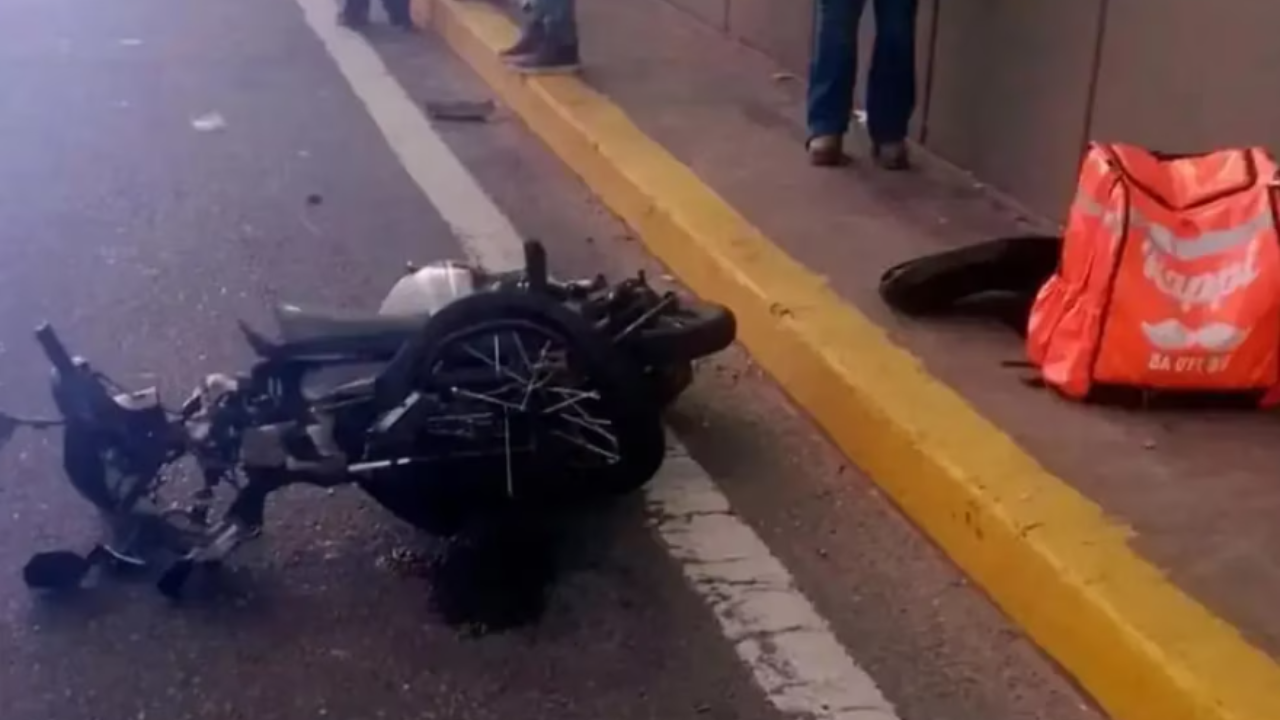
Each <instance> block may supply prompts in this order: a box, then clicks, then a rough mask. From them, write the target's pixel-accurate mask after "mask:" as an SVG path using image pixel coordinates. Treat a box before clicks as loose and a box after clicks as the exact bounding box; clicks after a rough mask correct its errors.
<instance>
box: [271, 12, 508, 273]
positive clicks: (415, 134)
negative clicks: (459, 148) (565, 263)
mask: <svg viewBox="0 0 1280 720" xmlns="http://www.w3.org/2000/svg"><path fill="white" fill-rule="evenodd" d="M296 2H297V3H298V6H299V7H300V8H302V13H303V15H304V16H305V17H306V20H307V24H308V25H310V26H311V30H312V31H314V32H315V34H316V37H318V38H320V42H322V43H324V47H325V49H326V50H328V51H329V55H330V56H331V57H333V59H334V61H335V62H336V63H337V64H338V69H339V70H341V71H342V75H343V76H344V77H346V79H347V82H348V83H350V85H351V89H352V90H353V91H354V92H355V94H356V97H358V98H360V101H361V102H363V103H364V106H365V108H366V109H367V110H368V111H369V115H370V116H371V117H372V118H373V121H374V122H375V123H376V124H377V125H378V129H379V130H381V131H382V136H383V137H384V138H386V140H387V145H389V146H390V147H391V150H392V152H394V153H395V154H396V157H397V158H398V159H399V160H400V164H401V165H402V166H403V167H404V169H405V171H406V172H408V173H409V176H410V177H412V178H413V181H414V182H415V183H417V185H418V187H419V188H420V189H421V190H422V192H423V194H424V195H426V196H427V198H428V199H429V200H431V204H432V205H434V206H435V208H436V211H437V212H439V213H440V216H441V217H442V218H444V221H445V223H446V224H447V225H449V227H450V229H451V230H452V231H453V234H454V235H455V236H456V237H457V238H458V241H459V242H460V243H461V244H462V249H463V251H464V252H466V253H467V254H468V255H469V256H470V257H471V259H473V260H475V261H477V262H479V263H480V264H481V265H482V266H484V267H487V268H490V269H493V270H510V269H514V268H518V267H520V265H521V263H523V262H524V255H523V251H522V249H521V246H520V243H519V242H518V241H517V240H518V237H519V236H518V235H517V234H516V230H515V228H514V227H512V225H511V221H510V220H508V219H507V217H506V215H504V214H503V213H502V212H501V211H499V210H498V208H497V206H495V205H494V203H493V200H492V199H490V198H489V195H488V194H487V193H485V191H484V189H483V188H481V187H480V184H479V183H477V182H476V180H475V178H474V177H472V176H471V173H469V172H467V169H466V168H465V167H463V166H462V163H461V162H460V161H459V160H458V158H457V156H455V155H454V154H453V152H451V151H450V150H449V147H448V146H447V145H445V142H444V140H443V139H442V138H441V137H440V135H439V133H437V132H436V130H435V128H433V127H432V126H431V123H430V122H428V121H427V119H426V117H424V116H423V114H422V113H421V112H420V111H419V110H418V108H417V106H416V105H414V103H413V100H411V99H410V98H409V95H408V93H406V92H405V91H404V88H403V87H401V85H400V83H399V82H397V81H396V79H395V77H393V76H392V75H391V73H390V72H389V71H388V70H387V66H386V65H385V64H384V63H383V62H382V58H380V57H378V54H377V53H376V52H375V51H374V49H373V48H372V47H370V46H369V43H368V42H367V41H366V40H365V39H364V38H363V37H361V36H360V35H358V34H356V33H353V32H349V31H348V30H346V29H345V28H343V27H340V26H339V25H338V24H337V20H336V18H337V12H338V7H337V3H335V2H334V1H333V0H296Z"/></svg>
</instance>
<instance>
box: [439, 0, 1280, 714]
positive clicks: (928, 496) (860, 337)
mask: <svg viewBox="0 0 1280 720" xmlns="http://www.w3.org/2000/svg"><path fill="white" fill-rule="evenodd" d="M414 1H415V4H416V5H417V6H418V7H417V9H416V13H415V17H418V18H421V19H423V20H424V21H427V19H428V18H429V23H430V24H431V26H432V27H434V28H435V30H436V31H437V32H438V33H439V34H440V35H441V36H442V37H444V38H445V39H446V40H447V41H448V43H449V44H450V45H451V46H452V47H453V49H454V50H455V52H457V53H458V54H459V55H460V56H461V57H463V58H464V59H465V60H466V61H467V62H468V63H470V65H471V66H472V67H473V68H474V69H475V70H476V72H478V73H479V74H480V75H481V76H482V77H483V78H484V79H485V80H486V81H487V82H488V83H489V84H490V85H491V86H492V87H493V89H494V90H495V91H496V92H497V94H498V95H499V96H500V97H501V98H502V99H503V100H504V101H505V102H506V103H507V104H508V105H509V106H510V107H511V108H512V109H514V110H515V112H516V113H518V114H519V115H520V116H521V117H522V118H523V119H524V121H525V122H526V123H527V124H528V125H529V126H530V127H531V128H532V129H533V130H534V131H535V132H536V133H537V134H538V135H540V136H541V137H542V139H543V140H544V141H545V142H546V143H547V144H548V145H549V146H551V148H552V149H553V150H554V151H555V152H556V153H558V154H559V156H560V157H561V158H562V159H563V160H564V161H565V162H566V163H567V164H568V165H569V166H570V167H571V168H572V169H573V170H574V171H575V172H576V173H577V174H578V175H580V176H581V177H582V178H583V180H584V181H585V182H586V183H587V184H588V185H589V186H590V187H591V188H592V190H593V191H594V192H595V193H597V194H598V195H599V197H600V198H601V199H602V200H603V201H604V202H605V203H607V204H608V206H609V207H610V208H611V209H612V210H613V211H614V212H615V213H617V214H618V215H619V216H621V217H622V218H623V219H624V220H625V221H626V222H627V223H628V224H630V225H631V226H632V228H633V229H635V231H636V232H637V233H638V234H639V235H640V236H641V238H642V239H643V240H644V242H645V244H646V245H647V246H648V248H649V249H650V250H651V251H652V252H653V253H654V254H655V255H656V256H657V257H658V258H659V259H661V260H662V261H663V262H664V263H665V264H666V265H668V266H669V267H670V268H671V269H672V270H673V271H674V272H675V273H677V274H678V275H679V276H680V278H681V279H682V280H683V281H684V282H685V283H687V284H688V285H689V286H690V287H691V288H693V289H694V290H695V291H696V292H698V293H699V294H701V295H703V296H705V297H708V298H713V299H715V300H718V301H720V302H724V303H726V304H728V305H729V306H731V307H732V308H733V309H734V311H735V312H736V313H737V315H738V318H739V329H740V337H741V340H742V341H743V343H744V344H745V345H746V346H747V348H748V349H749V350H750V351H751V353H752V354H753V356H754V357H755V358H756V360H757V361H758V362H759V363H760V364H761V365H762V366H764V367H765V368H766V369H767V370H769V372H770V373H771V374H772V375H773V376H774V378H776V379H777V381H778V382H779V383H780V384H781V385H782V386H783V387H784V388H785V389H786V390H787V392H788V393H790V395H791V396H792V397H793V398H794V399H795V401H796V402H797V403H799V404H800V405H801V406H802V407H804V408H805V409H806V410H807V411H808V412H809V413H811V414H812V416H813V417H814V418H815V419H816V420H817V422H818V423H820V424H821V425H822V427H823V428H824V429H825V430H826V431H827V432H828V433H829V434H830V436H831V437H832V439H833V440H835V442H836V443H838V444H839V446H840V447H841V448H842V449H843V450H844V451H845V452H846V453H847V454H848V455H849V457H850V458H851V459H852V460H853V461H854V462H856V463H857V464H858V465H859V466H860V467H862V468H863V469H864V470H865V471H866V472H867V473H868V474H869V475H870V476H871V477H872V478H873V479H874V480H875V481H876V482H877V483H878V484H879V485H880V486H881V487H882V488H883V489H884V490H885V491H886V492H887V493H888V494H889V495H890V496H892V497H893V499H894V500H895V501H896V502H897V504H898V505H899V506H900V507H901V508H902V509H903V510H904V511H905V512H906V513H907V514H908V515H909V516H910V517H911V518H912V519H913V520H914V521H915V522H916V523H917V524H918V525H919V526H920V527H921V528H923V529H924V531H925V532H927V533H928V534H929V536H930V537H932V538H933V540H934V541H935V542H937V543H938V544H939V545H940V546H941V547H942V548H943V549H944V550H945V551H946V552H947V553H948V554H949V555H950V556H951V558H952V559H953V560H954V561H955V562H956V563H957V564H959V565H960V566H961V567H962V568H963V569H964V570H965V571H966V572H967V573H968V574H969V575H970V576H971V577H972V578H973V579H974V580H975V581H976V582H978V583H979V584H980V585H981V586H982V587H983V588H985V589H986V590H987V592H988V593H990V595H991V597H993V598H994V599H995V601H996V602H997V603H999V605H1000V606H1001V607H1002V608H1003V609H1004V610H1005V612H1006V613H1008V614H1009V615H1010V616H1011V617H1012V618H1013V619H1014V620H1015V621H1016V622H1017V623H1019V624H1020V625H1021V626H1022V627H1023V628H1024V629H1025V630H1026V631H1027V632H1028V633H1029V634H1030V635H1031V636H1032V637H1033V638H1034V639H1035V640H1036V641H1037V642H1038V643H1039V644H1040V646H1041V647H1043V648H1044V649H1045V650H1046V651H1047V652H1048V653H1049V654H1050V655H1052V656H1053V657H1054V658H1056V659H1057V660H1058V662H1060V663H1061V664H1062V665H1063V666H1064V667H1066V668H1067V669H1068V671H1069V672H1071V674H1073V675H1074V676H1075V677H1076V678H1077V679H1078V680H1079V682H1080V683H1081V684H1082V685H1083V686H1084V687H1085V688H1087V689H1088V691H1089V692H1090V693H1091V694H1092V695H1093V696H1094V697H1095V698H1096V699H1097V700H1098V702H1099V703H1100V704H1101V705H1102V706H1103V707H1104V708H1105V709H1106V710H1107V711H1108V712H1110V713H1111V714H1112V716H1113V717H1115V718H1117V719H1118V720H1193V719H1194V720H1280V667H1278V666H1277V665H1276V664H1275V663H1274V662H1273V661H1272V660H1271V659H1270V658H1269V657H1268V656H1266V655H1265V654H1263V653H1262V652H1260V651H1258V650H1257V649H1255V648H1253V647H1251V646H1250V645H1249V644H1248V643H1247V642H1246V641H1245V640H1244V639H1243V638H1242V637H1241V636H1240V635H1239V633H1238V632H1237V631H1236V630H1235V629H1234V628H1233V627H1231V626H1230V625H1229V624H1227V623H1226V622H1224V621H1223V620H1221V619H1219V618H1218V617H1216V616H1214V615H1213V614H1212V613H1210V612H1209V611H1208V610H1207V609H1206V608H1204V607H1203V606H1201V605H1200V604H1198V603H1197V602H1195V601H1194V600H1192V599H1191V598H1190V597H1188V596H1187V595H1186V594H1185V593H1183V592H1182V591H1181V590H1179V589H1178V588H1177V587H1175V586H1174V585H1173V584H1171V583H1170V582H1169V581H1167V580H1166V579H1165V578H1164V577H1163V576H1162V574H1161V573H1160V572H1159V571H1158V570H1157V569H1156V568H1155V567H1153V566H1152V565H1150V564H1149V563H1147V562H1146V561H1144V560H1142V559H1141V558H1139V557H1138V555H1137V554H1136V553H1135V552H1134V551H1132V550H1131V549H1130V548H1129V547H1128V543H1127V540H1128V532H1127V531H1126V529H1124V528H1122V527H1120V526H1118V525H1116V524H1114V523H1111V522H1109V521H1108V520H1107V519H1106V518H1105V517H1104V516H1103V513H1102V510H1101V509H1100V508H1099V507H1098V506H1096V505H1094V504H1093V503H1092V502H1090V501H1088V500H1087V499H1086V498H1084V497H1083V496H1081V495H1080V494H1078V493H1077V492H1076V491H1075V490H1073V489H1072V488H1070V487H1069V486H1068V485H1067V484H1066V483H1064V482H1063V481H1062V480H1060V479H1058V478H1056V477H1054V476H1053V475H1051V474H1050V473H1048V472H1047V471H1046V470H1045V469H1044V468H1042V467H1041V466H1040V465H1039V464H1038V463H1037V462H1036V461H1035V460H1034V459H1033V458H1031V457H1030V456H1028V455H1027V454H1026V453H1025V452H1024V451H1023V450H1021V449H1020V448H1019V447H1017V445H1015V444H1014V442H1013V441H1012V440H1011V439H1010V438H1009V437H1008V436H1006V435H1005V434H1004V433H1003V432H1001V431H1000V429H999V428H997V427H995V426H994V425H992V423H990V422H989V421H988V420H986V419H985V418H983V417H982V416H981V415H979V414H978V413H977V412H976V411H975V410H974V409H973V408H972V407H970V406H969V405H968V404H967V403H966V402H965V401H964V400H963V399H962V398H960V397H959V396H958V395H957V394H956V393H955V392H953V391H952V390H951V389H949V388H948V387H946V386H944V385H943V384H941V383H940V382H938V381H936V380H935V379H934V378H932V377H931V376H930V375H929V374H928V373H927V372H926V371H925V369H924V368H923V366H922V365H921V363H920V362H919V361H918V360H917V359H916V358H915V357H913V356H912V355H910V354H908V353H907V352H906V351H904V350H902V349H900V348H898V347H897V346H895V345H894V344H893V343H892V342H891V341H890V340H889V339H888V337H886V335H885V334H884V332H883V331H882V330H881V329H880V328H878V327H876V326H875V325H874V324H872V323H871V322H870V321H869V320H868V319H867V318H866V317H864V316H863V315H862V314H861V313H859V312H858V311H857V310H856V309H855V308H853V307H852V306H850V305H849V304H847V303H845V302H844V301H843V300H842V299H841V298H840V297H838V296H837V295H836V294H835V293H834V292H833V291H831V290H830V289H829V288H828V287H826V285H825V284H824V282H823V280H822V279H821V278H820V277H818V276H817V275H815V274H814V273H811V272H810V271H808V270H807V269H805V268H804V267H802V266H801V265H799V264H798V263H796V262H795V261H794V260H793V259H792V258H790V257H789V256H788V255H787V254H786V253H784V252H782V251H781V250H779V249H778V248H777V247H776V246H774V245H773V244H772V243H771V242H770V241H769V239H768V238H766V237H765V236H764V235H763V234H761V233H760V231H758V230H756V229H755V228H754V227H752V226H751V224H750V223H749V222H747V220H746V219H745V218H743V217H742V216H741V215H740V214H739V213H738V212H736V211H735V210H734V209H733V208H732V207H731V206H730V205H729V204H728V203H727V202H725V201H724V200H723V199H722V198H720V197H719V196H717V195H716V194H715V193H714V192H713V191H712V190H711V189H710V188H708V187H707V186H706V185H705V184H704V183H702V182H701V181H700V180H699V179H698V178H697V177H696V176H695V175H694V173H693V172H692V171H691V170H689V169H688V168H686V167H685V166H684V165H682V164H680V163H679V162H678V161H677V160H676V159H675V158H674V157H672V156H671V154H670V153H668V152H667V151H666V150H665V149H664V148H662V147H661V146H660V145H659V144H657V143H656V142H654V141H653V140H651V139H649V138H648V137H647V136H645V135H644V133H642V132H641V131H640V130H639V129H638V128H637V127H636V126H635V125H634V124H632V123H631V122H630V120H628V119H627V117H626V115H625V114H623V113H622V111H621V110H619V109H618V108H617V107H616V106H615V105H614V104H613V103H612V102H610V101H609V100H608V99H607V98H605V97H604V96H602V95H601V94H600V93H598V92H596V91H594V90H592V89H591V88H590V87H588V86H587V85H586V84H585V83H583V82H582V81H581V80H579V79H577V78H573V77H542V78H536V77H535V78H525V77H520V76H518V75H515V74H513V73H511V72H509V71H508V70H506V69H505V67H504V66H503V65H502V63H501V61H500V60H499V59H498V57H497V55H496V52H497V50H499V49H500V48H502V47H503V46H505V45H508V44H510V43H511V42H512V41H513V40H514V38H515V34H516V29H515V27H514V26H513V25H512V23H511V22H510V21H509V20H507V19H506V18H505V17H504V16H502V14H501V13H500V12H498V11H497V10H495V9H493V8H491V7H489V6H487V5H484V4H482V3H479V2H456V1H455V0H414Z"/></svg>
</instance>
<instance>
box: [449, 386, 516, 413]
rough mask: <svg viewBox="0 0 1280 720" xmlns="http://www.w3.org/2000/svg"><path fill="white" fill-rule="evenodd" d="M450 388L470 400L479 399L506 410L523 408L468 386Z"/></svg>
mask: <svg viewBox="0 0 1280 720" xmlns="http://www.w3.org/2000/svg"><path fill="white" fill-rule="evenodd" d="M450 390H451V391H452V392H453V393H454V394H456V395H459V396H461V397H464V398H468V399H470V400H479V401H480V402H483V403H488V404H490V405H496V406H497V407H500V408H503V409H504V410H516V411H521V410H522V408H521V407H520V406H519V405H516V404H515V403H509V402H506V401H505V400H499V399H497V398H493V397H489V396H488V395H485V394H483V393H478V392H472V391H470V390H468V389H466V388H460V387H453V388H450Z"/></svg>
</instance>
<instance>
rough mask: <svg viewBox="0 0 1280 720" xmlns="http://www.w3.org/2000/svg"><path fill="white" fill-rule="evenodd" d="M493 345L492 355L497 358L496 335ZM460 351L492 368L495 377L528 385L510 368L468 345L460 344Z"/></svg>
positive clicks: (527, 380) (525, 379) (525, 380)
mask: <svg viewBox="0 0 1280 720" xmlns="http://www.w3.org/2000/svg"><path fill="white" fill-rule="evenodd" d="M493 343H494V354H495V356H497V355H498V336H497V335H495V336H494V337H493ZM462 350H463V351H465V352H466V353H467V354H468V355H470V356H471V357H473V358H475V359H476V360H479V361H480V362H483V363H484V364H485V365H488V366H489V367H491V368H493V371H494V373H495V374H497V375H506V376H507V377H509V378H511V379H512V380H514V381H516V382H518V383H520V384H521V385H527V384H528V383H529V379H528V378H524V377H520V376H519V375H517V374H516V373H515V372H513V371H512V370H511V368H508V367H506V366H505V365H501V364H499V363H498V362H497V360H495V359H494V358H490V357H489V356H488V355H485V354H484V353H482V352H480V351H479V350H477V349H475V348H474V347H472V346H471V344H470V343H462Z"/></svg>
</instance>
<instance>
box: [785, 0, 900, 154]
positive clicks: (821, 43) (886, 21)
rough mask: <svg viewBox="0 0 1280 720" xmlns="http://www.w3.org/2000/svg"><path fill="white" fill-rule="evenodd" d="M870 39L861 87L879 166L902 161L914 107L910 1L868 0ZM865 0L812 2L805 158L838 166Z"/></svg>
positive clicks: (849, 107)
mask: <svg viewBox="0 0 1280 720" xmlns="http://www.w3.org/2000/svg"><path fill="white" fill-rule="evenodd" d="M874 3H875V4H874V9H875V19H876V43H875V49H874V50H873V52H872V61H871V71H870V77H869V79H868V86H867V124H868V130H869V131H870V134H871V141H872V143H873V145H874V148H875V157H876V159H877V161H878V162H879V163H880V164H881V165H882V166H884V167H887V168H891V169H901V168H904V167H906V161H907V157H906V145H905V144H904V143H903V141H904V140H905V139H906V136H907V123H908V122H909V120H910V117H911V112H912V110H913V109H914V106H915V17H916V0H874ZM865 4H866V3H865V0H818V6H817V15H816V18H815V22H816V27H815V33H814V50H813V60H812V63H811V65H810V67H809V94H808V125H809V142H808V149H809V157H810V159H811V161H812V162H813V164H815V165H822V166H830V165H839V164H842V163H843V162H844V160H845V155H844V136H845V134H846V133H848V131H849V118H850V116H851V115H852V114H853V86H854V79H855V78H856V77H857V56H858V45H857V37H858V22H859V21H860V19H861V17H862V10H863V7H864V6H865Z"/></svg>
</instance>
